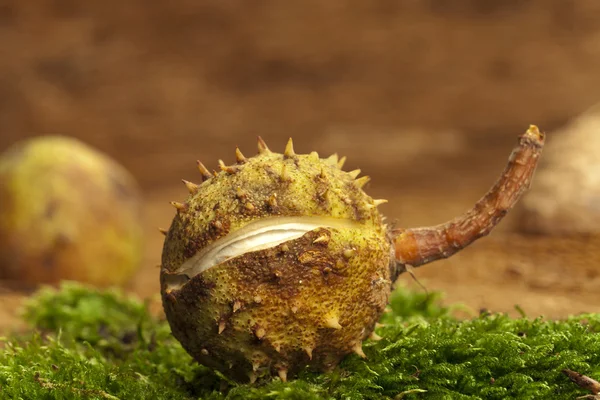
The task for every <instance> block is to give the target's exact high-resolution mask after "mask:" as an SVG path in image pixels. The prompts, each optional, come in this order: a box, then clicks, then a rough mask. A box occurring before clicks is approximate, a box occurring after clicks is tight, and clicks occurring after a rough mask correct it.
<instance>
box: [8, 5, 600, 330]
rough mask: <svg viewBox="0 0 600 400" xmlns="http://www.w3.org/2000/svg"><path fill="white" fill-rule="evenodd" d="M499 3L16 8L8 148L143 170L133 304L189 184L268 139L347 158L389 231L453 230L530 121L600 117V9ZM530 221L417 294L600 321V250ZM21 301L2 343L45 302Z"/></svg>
mask: <svg viewBox="0 0 600 400" xmlns="http://www.w3.org/2000/svg"><path fill="white" fill-rule="evenodd" d="M488 3H489V4H488ZM492 3H494V2H480V1H466V0H465V1H456V2H437V1H422V2H421V1H419V2H416V1H410V0H403V1H384V0H378V1H372V2H369V3H368V5H365V4H366V3H365V2H359V1H350V2H342V1H336V0H332V1H328V2H323V1H319V0H310V1H296V2H293V1H292V2H276V1H265V0H260V1H252V2H247V3H244V4H243V5H238V4H236V5H234V4H233V3H229V2H223V1H212V0H207V1H202V2H189V1H188V2H179V4H177V5H176V3H169V4H167V3H152V2H144V1H141V0H138V1H131V2H127V4H125V3H122V2H117V1H116V0H114V1H105V2H77V1H70V0H37V1H33V2H23V1H18V0H13V1H10V0H8V1H4V2H3V4H2V5H1V6H0V32H1V33H2V34H1V35H0V54H1V55H2V57H1V59H2V63H0V126H1V127H2V128H1V134H0V151H1V150H3V149H4V148H6V147H8V146H9V145H10V144H12V143H14V142H15V141H16V140H19V139H23V138H26V137H31V136H35V135H42V134H49V133H62V134H66V135H70V136H74V137H78V138H81V139H83V140H85V141H86V142H87V143H89V144H91V145H93V146H95V147H97V148H98V149H100V150H102V151H105V152H106V153H108V154H109V155H111V156H112V157H114V158H115V159H117V160H118V161H119V162H121V163H123V164H124V165H125V166H126V167H127V168H128V169H129V170H131V171H132V173H133V174H134V175H135V177H136V178H137V179H138V181H139V182H140V184H141V186H142V188H143V190H144V191H145V199H146V203H145V212H146V227H147V237H148V241H147V249H146V256H145V261H144V266H143V267H142V268H141V270H140V271H139V273H138V274H137V276H136V277H135V279H134V280H133V282H132V283H131V285H130V286H129V287H128V290H131V291H132V292H134V293H136V294H138V295H140V296H143V297H146V296H156V294H157V292H158V269H157V268H156V266H157V265H158V264H159V263H160V253H161V246H162V240H163V237H162V235H161V234H160V233H158V230H157V228H158V227H168V225H169V223H170V220H171V218H172V217H173V213H174V211H173V209H172V208H171V207H170V206H169V204H168V202H169V201H171V200H181V199H183V198H184V197H185V196H186V195H187V193H186V190H185V188H184V187H183V185H181V184H180V183H179V182H180V179H182V178H184V179H189V180H191V181H193V180H194V177H196V179H198V178H197V177H198V173H197V170H196V168H195V161H196V160H197V159H201V160H202V161H203V162H204V163H205V164H207V166H209V168H215V167H216V165H217V159H219V158H222V159H223V160H224V161H225V162H232V161H233V160H234V149H235V146H236V145H237V146H240V148H241V150H242V151H243V152H245V153H247V154H252V153H254V152H255V149H256V135H258V134H260V135H262V136H263V137H264V138H265V139H266V140H267V142H268V144H269V145H270V146H271V147H272V148H274V149H277V150H280V151H281V150H283V148H284V145H285V142H286V140H287V138H288V137H289V136H293V137H294V140H295V147H296V151H297V152H309V151H311V150H317V151H318V152H319V153H321V154H323V155H328V154H330V153H333V152H338V153H339V154H340V155H347V156H348V162H347V164H346V168H348V169H354V168H361V169H362V170H363V172H364V173H365V174H368V175H370V176H371V177H372V178H373V179H372V181H371V183H370V184H369V186H368V187H367V190H368V191H369V193H370V194H372V195H373V196H374V197H376V198H387V199H388V200H389V203H388V204H386V205H384V206H382V207H381V210H382V211H383V212H384V213H385V214H386V215H387V216H388V217H389V219H390V220H392V221H397V223H398V224H399V225H401V226H410V227H412V226H421V225H429V224H437V223H439V222H443V221H446V220H448V219H450V218H452V217H454V216H456V215H458V214H460V213H462V212H463V211H465V210H466V209H468V208H469V207H470V206H471V205H472V204H473V203H474V202H475V201H477V200H478V199H479V197H480V196H481V195H483V193H485V191H486V190H487V189H488V188H489V187H490V186H491V185H492V184H493V182H494V181H495V179H496V178H497V177H498V175H499V174H500V172H501V171H502V169H503V168H504V165H505V163H506V160H507V158H508V155H509V153H510V151H511V149H512V147H513V146H514V144H515V141H516V138H517V136H518V135H519V134H521V133H522V132H523V131H524V130H525V129H526V128H527V126H528V125H529V124H530V123H535V124H537V125H539V126H540V128H541V129H542V130H545V131H547V132H548V133H549V135H552V132H554V130H555V129H556V128H558V127H560V126H561V125H562V124H564V123H566V122H567V121H568V120H570V119H571V118H573V117H574V116H575V115H577V114H579V113H580V112H582V111H584V110H585V109H586V108H588V107H590V106H591V105H593V104H594V103H596V102H598V100H599V96H598V93H600V75H599V74H598V73H597V71H598V70H599V69H600V51H598V50H599V49H600V3H598V2H597V1H595V0H586V1H579V2H565V1H562V0H527V1H504V2H497V4H496V3H494V4H495V5H492ZM515 218H518V214H517V213H510V214H509V215H508V217H507V218H506V219H505V220H504V221H503V222H502V224H501V225H500V226H499V227H498V229H497V230H495V231H494V232H493V233H492V235H490V236H489V237H487V238H484V239H482V240H480V241H478V242H476V243H475V244H473V245H472V246H471V247H470V248H468V249H467V250H465V251H463V252H462V253H460V254H459V255H457V256H455V257H452V258H451V259H448V260H444V261H438V262H436V263H433V264H430V265H426V266H423V267H421V268H419V269H417V270H415V274H416V277H417V278H418V279H419V280H420V282H421V283H422V284H423V285H424V286H425V287H426V288H427V289H428V290H431V291H433V290H441V291H444V292H445V293H446V301H447V302H462V303H465V304H466V305H468V306H469V307H470V308H471V309H472V310H474V312H477V310H479V309H480V308H488V309H490V310H492V311H506V312H510V313H512V314H514V315H517V312H516V310H515V309H514V305H515V304H519V305H520V306H521V307H522V308H523V309H524V310H525V312H526V313H527V314H528V315H531V316H537V315H545V316H548V317H563V316H566V315H568V314H572V313H580V312H600V292H599V291H598V290H597V288H598V283H600V269H599V268H600V263H599V262H598V261H599V257H600V256H599V254H600V239H597V238H596V237H593V236H592V237H585V238H584V237H581V238H573V237H570V238H552V237H534V236H522V235H518V234H516V233H514V232H513V231H512V230H511V227H512V226H513V223H514V221H515ZM400 280H401V281H402V282H405V283H407V284H410V285H415V283H414V281H413V280H412V278H411V277H410V276H403V277H401V279H400ZM3 287H4V289H2V290H0V330H2V331H4V330H7V329H11V328H14V327H16V326H18V318H17V314H18V309H19V305H20V304H21V303H22V300H23V299H24V298H25V297H26V295H27V293H28V291H26V290H23V289H22V288H20V289H19V290H17V289H15V285H14V284H10V285H9V284H3ZM415 287H416V288H417V289H418V288H419V287H418V286H415ZM156 309H157V310H158V311H160V306H159V305H156Z"/></svg>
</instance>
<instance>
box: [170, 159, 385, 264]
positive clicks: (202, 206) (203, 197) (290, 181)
mask: <svg viewBox="0 0 600 400" xmlns="http://www.w3.org/2000/svg"><path fill="white" fill-rule="evenodd" d="M232 168H233V169H235V171H234V172H231V173H229V172H225V171H221V172H219V173H218V174H217V176H215V177H213V178H210V179H209V180H207V181H205V182H203V183H202V184H201V185H200V186H199V190H198V193H196V194H195V195H192V196H190V198H189V199H188V200H187V201H186V203H185V206H186V208H187V209H186V210H182V211H181V212H179V213H178V214H177V215H176V217H175V218H174V220H173V223H172V226H171V228H170V230H169V232H168V234H167V240H166V241H165V244H164V249H163V258H162V266H163V268H164V269H165V270H166V271H175V270H176V269H177V268H178V267H179V266H180V265H181V264H182V263H183V262H184V261H185V260H187V259H188V258H190V257H192V256H193V255H194V254H196V253H197V252H198V251H199V250H200V249H202V248H204V247H205V246H207V245H208V244H210V243H212V242H213V241H215V240H216V239H218V238H220V237H223V236H226V235H227V234H228V233H230V232H233V231H235V230H237V229H239V228H241V227H243V226H245V225H246V224H248V223H250V222H253V221H256V220H259V219H262V218H265V217H270V216H327V217H334V218H341V219H351V220H355V221H359V222H361V223H362V224H363V225H364V226H365V228H372V229H376V230H380V231H383V228H382V227H381V216H380V214H379V212H378V210H377V208H375V207H373V199H372V198H371V197H370V196H368V195H367V194H366V193H365V192H364V191H363V190H361V189H360V188H359V187H358V185H357V184H356V181H355V179H354V178H353V177H352V176H350V175H349V174H348V173H347V172H344V171H342V170H340V169H339V168H338V167H337V165H336V164H335V163H328V162H326V161H325V160H322V159H319V157H318V156H317V155H316V153H312V154H310V155H295V156H293V157H290V158H285V157H284V156H283V155H282V154H278V153H266V154H260V155H258V156H256V157H252V158H249V159H248V160H247V162H245V163H243V164H240V165H235V166H233V167H232Z"/></svg>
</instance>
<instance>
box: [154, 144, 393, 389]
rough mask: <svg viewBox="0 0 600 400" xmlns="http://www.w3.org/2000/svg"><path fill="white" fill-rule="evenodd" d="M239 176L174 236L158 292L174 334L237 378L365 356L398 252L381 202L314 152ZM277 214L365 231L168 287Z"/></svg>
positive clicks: (290, 245)
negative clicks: (183, 268) (210, 249)
mask: <svg viewBox="0 0 600 400" xmlns="http://www.w3.org/2000/svg"><path fill="white" fill-rule="evenodd" d="M284 165H285V171H284V172H282V171H283V170H284ZM234 168H237V171H230V172H227V171H223V172H220V173H219V174H217V175H216V176H215V177H212V178H210V179H209V180H208V181H206V182H204V183H202V184H201V185H200V187H199V189H198V192H197V193H196V194H193V195H192V196H190V198H188V200H187V201H186V202H185V203H184V204H185V206H184V208H183V209H181V210H179V211H178V212H177V215H176V217H175V218H174V221H173V223H172V225H171V228H170V229H169V231H168V233H167V238H166V240H165V245H164V250H163V259H162V263H163V268H162V270H161V278H162V285H161V287H162V293H163V305H164V308H165V312H166V315H167V318H168V320H169V323H170V325H171V328H172V330H173V334H174V335H175V337H176V338H178V339H179V340H180V342H181V343H182V345H183V346H184V347H185V348H186V349H187V350H188V352H189V353H190V354H192V355H193V356H194V357H195V358H196V359H197V360H198V361H199V362H200V363H202V364H205V365H208V366H210V367H214V368H217V369H219V370H221V371H222V372H223V373H225V374H227V375H229V376H232V377H234V378H236V379H239V380H247V379H249V378H254V377H256V376H259V375H261V374H263V373H267V374H276V373H277V372H278V371H286V372H287V373H289V374H293V373H294V372H296V371H298V369H300V368H302V367H303V366H305V365H309V366H311V367H313V368H314V369H317V370H327V369H330V368H333V367H335V365H337V363H338V362H339V361H340V360H341V358H343V357H344V356H345V355H347V354H348V353H351V352H352V351H357V352H360V345H361V343H362V341H363V340H364V339H365V338H367V337H368V336H369V334H370V333H371V332H372V330H373V328H374V324H375V322H376V321H377V320H378V319H379V317H380V316H381V313H382V312H383V310H384V308H385V306H386V304H387V300H388V296H389V294H390V289H391V277H390V275H391V273H390V263H391V262H392V259H391V247H390V243H389V240H388V236H387V231H386V228H385V226H384V225H383V224H382V217H381V215H380V214H379V212H378V210H377V208H376V207H374V205H373V199H372V198H371V197H369V196H368V195H367V194H365V192H364V191H363V190H362V189H361V188H360V187H359V184H357V182H356V181H355V179H354V176H353V175H351V174H349V173H347V172H344V171H342V170H340V169H339V168H338V167H337V165H336V164H334V163H330V162H328V161H325V160H322V159H319V158H318V156H316V155H315V154H312V155H296V156H293V157H290V158H286V157H284V156H283V155H281V154H276V153H268V154H261V155H258V156H256V157H253V158H250V159H248V160H247V161H246V162H245V163H244V164H240V165H237V166H235V167H234ZM273 199H275V201H273ZM247 204H252V206H250V207H249V206H247ZM271 216H325V217H336V218H342V219H349V220H353V221H356V222H357V224H355V225H354V226H353V227H352V228H338V229H334V228H319V229H317V230H313V231H310V232H308V233H307V234H305V235H304V236H302V237H300V238H299V239H296V240H292V241H288V242H285V243H282V244H280V245H278V246H276V247H274V248H270V249H266V250H260V251H255V252H250V253H246V254H244V255H242V256H239V257H237V258H234V259H231V260H229V261H227V262H225V263H222V264H220V265H217V266H214V267H211V268H209V269H208V270H206V271H204V272H202V273H200V274H199V275H197V276H195V277H193V278H192V279H191V280H190V281H189V282H187V283H186V284H184V285H182V286H181V287H180V288H175V289H173V288H172V287H169V288H167V285H166V283H165V277H167V276H168V275H170V274H172V272H173V271H175V270H177V268H178V267H179V266H180V265H181V264H182V263H183V262H184V261H185V260H187V259H188V258H190V257H192V256H193V255H194V254H196V252H198V251H199V250H201V249H202V248H204V246H206V245H208V244H209V243H211V242H213V241H214V240H216V239H218V238H220V237H223V236H225V235H226V234H227V233H231V232H234V231H235V230H237V229H239V228H241V227H243V226H245V225H246V224H248V223H250V222H252V221H255V220H257V219H261V218H266V217H271ZM217 221H218V222H217Z"/></svg>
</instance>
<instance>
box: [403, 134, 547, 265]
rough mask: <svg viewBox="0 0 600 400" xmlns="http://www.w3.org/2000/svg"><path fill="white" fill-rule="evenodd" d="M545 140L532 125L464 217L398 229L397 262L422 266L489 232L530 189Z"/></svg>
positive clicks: (445, 256) (460, 248)
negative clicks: (493, 183)
mask: <svg viewBox="0 0 600 400" xmlns="http://www.w3.org/2000/svg"><path fill="white" fill-rule="evenodd" d="M544 142H545V135H544V134H543V133H541V132H540V131H539V129H538V128H537V127H536V126H534V125H531V126H530V127H529V129H528V130H527V131H526V132H525V133H524V134H523V135H521V136H520V137H519V144H518V145H517V146H516V147H515V149H514V150H513V152H512V154H511V155H510V158H509V160H508V165H507V166H506V169H505V170H504V173H503V174H502V176H501V177H500V179H498V181H497V182H496V184H495V185H494V186H493V187H492V188H491V189H490V190H489V191H488V193H487V194H486V195H485V196H483V197H482V198H481V200H479V201H478V202H477V203H476V204H475V206H474V207H473V208H472V209H471V210H469V211H467V212H466V213H465V214H463V215H461V216H460V217H458V218H455V219H454V220H452V221H449V222H446V223H444V224H441V225H437V226H431V227H426V228H415V229H405V230H396V231H394V232H393V233H394V234H395V235H396V238H395V248H396V260H397V262H398V263H399V264H401V265H404V266H406V265H410V266H412V267H418V266H420V265H423V264H427V263H430V262H432V261H435V260H439V259H442V258H447V257H450V256H451V255H453V254H455V253H457V252H458V251H460V250H462V249H464V248H465V247H467V246H468V245H470V244H471V243H473V242H474V241H475V240H477V239H479V238H481V237H483V236H486V235H488V234H489V233H490V232H491V231H492V229H493V228H494V227H495V226H496V225H497V224H498V223H499V222H500V221H501V220H502V218H503V217H504V216H505V215H506V214H507V213H508V211H509V210H510V209H511V208H512V207H513V206H514V205H515V204H516V202H517V201H518V200H519V198H520V197H521V195H522V194H523V193H524V192H525V191H527V189H529V187H530V185H531V180H532V177H533V174H534V172H535V169H536V167H537V164H538V160H539V158H540V155H541V153H542V148H543V146H544ZM398 272H402V271H398Z"/></svg>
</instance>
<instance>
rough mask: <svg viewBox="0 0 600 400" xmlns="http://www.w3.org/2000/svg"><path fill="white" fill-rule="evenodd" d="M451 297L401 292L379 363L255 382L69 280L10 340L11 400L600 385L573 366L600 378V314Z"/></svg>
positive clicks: (485, 393) (405, 393)
mask: <svg viewBox="0 0 600 400" xmlns="http://www.w3.org/2000/svg"><path fill="white" fill-rule="evenodd" d="M439 298H440V294H439V293H434V294H429V295H427V294H425V293H423V292H413V291H409V290H407V289H405V288H399V289H397V290H396V292H395V293H394V295H393V298H392V300H391V310H392V311H391V312H389V313H387V314H386V315H385V316H384V318H383V320H382V323H384V324H385V326H383V327H380V328H378V329H377V333H378V334H379V335H380V336H381V337H382V338H383V339H382V340H379V341H371V340H369V341H367V342H366V343H365V345H364V351H365V353H366V354H367V356H368V359H366V360H363V359H361V358H359V357H358V356H355V355H351V356H349V357H347V358H346V359H345V360H344V361H343V363H342V364H341V365H340V366H339V367H338V368H337V369H336V370H335V371H333V372H331V373H328V374H317V373H310V372H304V373H302V374H301V375H300V377H299V378H298V379H295V380H291V381H289V382H287V383H285V382H281V381H280V380H279V378H273V379H272V380H269V381H263V382H258V384H256V385H254V386H249V385H238V384H236V383H234V382H230V381H228V380H227V379H226V378H225V377H223V376H220V375H219V374H217V373H215V372H213V371H211V370H209V369H207V368H204V367H202V366H199V365H197V364H196V363H194V362H193V361H192V359H191V358H190V357H189V356H188V355H187V353H186V352H185V351H184V350H183V349H182V348H181V346H180V345H179V343H178V342H177V341H176V340H175V339H174V338H173V337H172V336H171V335H170V330H169V326H168V324H167V323H166V322H165V321H164V320H162V319H160V318H157V317H154V316H152V315H151V314H150V312H149V311H148V307H147V305H146V304H145V303H143V302H141V301H140V300H138V299H136V298H133V297H128V296H126V295H124V294H122V293H120V292H118V291H113V290H102V291H101V290H94V289H91V288H86V287H84V286H81V285H78V284H74V283H65V284H63V285H62V286H61V287H60V288H58V289H50V288H45V289H42V290H41V291H39V292H38V293H37V294H36V295H35V296H33V297H32V299H31V300H30V301H29V302H28V303H27V304H26V307H25V309H24V313H23V318H25V321H26V322H27V324H28V325H29V327H30V330H29V331H28V332H25V333H19V334H16V333H14V334H11V335H10V336H9V337H5V338H2V342H3V343H2V344H1V349H0V398H2V399H79V398H92V399H345V400H351V399H571V398H576V397H577V396H583V395H586V394H588V393H589V392H586V391H585V390H582V389H580V388H579V387H578V386H576V385H574V384H573V383H572V382H571V381H570V380H569V379H568V378H567V377H566V376H565V375H564V374H563V373H562V372H561V371H562V370H563V369H566V368H568V369H571V370H575V371H577V372H580V373H584V374H586V375H588V376H590V377H593V378H596V379H597V378H598V377H600V336H599V334H598V331H599V330H600V315H596V314H593V315H592V314H590V315H578V316H573V317H571V318H568V319H565V320H561V321H548V320H544V319H543V318H528V317H527V316H525V315H524V313H523V316H522V317H521V318H517V319H511V318H509V317H508V316H506V315H501V314H491V313H488V312H482V313H480V314H479V315H476V316H473V317H472V318H469V319H457V318H455V317H454V316H453V312H452V309H451V308H447V307H443V306H441V305H440V301H439V300H440V299H439Z"/></svg>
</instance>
